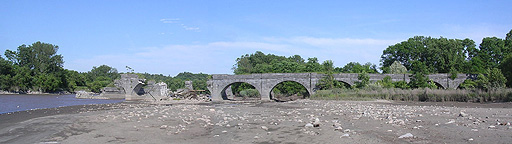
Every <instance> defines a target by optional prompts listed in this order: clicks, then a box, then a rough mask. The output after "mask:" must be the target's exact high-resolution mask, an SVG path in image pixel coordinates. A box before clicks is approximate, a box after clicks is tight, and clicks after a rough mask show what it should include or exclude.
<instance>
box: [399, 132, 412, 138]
mask: <svg viewBox="0 0 512 144" xmlns="http://www.w3.org/2000/svg"><path fill="white" fill-rule="evenodd" d="M413 137H414V135H412V134H411V133H406V134H404V135H401V136H400V137H398V138H399V139H401V138H413Z"/></svg>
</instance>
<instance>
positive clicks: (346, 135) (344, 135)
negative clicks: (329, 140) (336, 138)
mask: <svg viewBox="0 0 512 144" xmlns="http://www.w3.org/2000/svg"><path fill="white" fill-rule="evenodd" d="M349 136H350V135H349V134H343V135H342V136H341V137H342V138H343V137H349Z"/></svg>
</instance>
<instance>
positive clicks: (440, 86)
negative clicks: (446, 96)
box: [430, 80, 445, 89]
mask: <svg viewBox="0 0 512 144" xmlns="http://www.w3.org/2000/svg"><path fill="white" fill-rule="evenodd" d="M430 82H433V83H434V84H435V85H436V87H437V89H445V87H444V86H443V85H441V84H440V83H438V82H436V81H433V80H432V81H430Z"/></svg>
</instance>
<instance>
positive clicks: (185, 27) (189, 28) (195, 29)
mask: <svg viewBox="0 0 512 144" xmlns="http://www.w3.org/2000/svg"><path fill="white" fill-rule="evenodd" d="M183 28H184V29H185V30H192V31H199V28H198V27H189V26H186V25H183Z"/></svg>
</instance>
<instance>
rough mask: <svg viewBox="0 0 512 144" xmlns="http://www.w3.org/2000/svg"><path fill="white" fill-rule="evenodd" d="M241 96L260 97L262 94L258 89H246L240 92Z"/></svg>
mask: <svg viewBox="0 0 512 144" xmlns="http://www.w3.org/2000/svg"><path fill="white" fill-rule="evenodd" d="M240 96H242V97H258V96H260V93H259V92H258V90H256V89H245V90H242V91H240Z"/></svg>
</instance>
